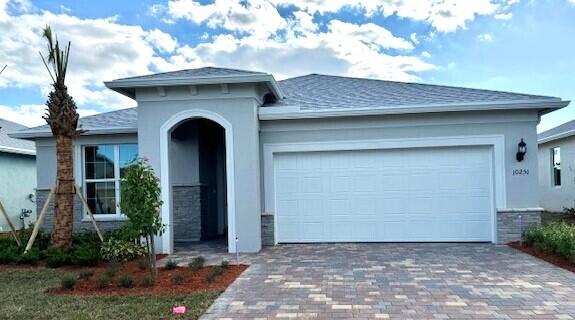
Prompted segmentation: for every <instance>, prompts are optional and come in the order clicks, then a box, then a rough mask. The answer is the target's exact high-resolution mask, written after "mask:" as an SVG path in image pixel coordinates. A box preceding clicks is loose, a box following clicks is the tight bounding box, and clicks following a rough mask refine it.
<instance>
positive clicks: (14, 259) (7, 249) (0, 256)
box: [0, 245, 20, 264]
mask: <svg viewBox="0 0 575 320" xmlns="http://www.w3.org/2000/svg"><path fill="white" fill-rule="evenodd" d="M19 260H20V250H19V249H18V246H16V245H13V246H4V247H3V248H0V264H8V263H18V261H19Z"/></svg>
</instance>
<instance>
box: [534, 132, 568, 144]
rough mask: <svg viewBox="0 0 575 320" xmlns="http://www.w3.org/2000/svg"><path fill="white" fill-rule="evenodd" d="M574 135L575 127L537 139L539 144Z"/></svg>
mask: <svg viewBox="0 0 575 320" xmlns="http://www.w3.org/2000/svg"><path fill="white" fill-rule="evenodd" d="M572 135H575V129H572V130H567V131H565V132H561V133H557V134H554V135H551V136H549V137H546V138H542V139H539V140H537V144H543V143H547V142H551V141H554V140H559V139H563V138H568V137H570V136H572Z"/></svg>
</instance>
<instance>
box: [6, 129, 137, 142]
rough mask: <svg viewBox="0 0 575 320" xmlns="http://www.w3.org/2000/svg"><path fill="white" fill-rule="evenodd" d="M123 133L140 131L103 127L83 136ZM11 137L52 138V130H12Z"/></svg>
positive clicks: (86, 132) (87, 132) (89, 131)
mask: <svg viewBox="0 0 575 320" xmlns="http://www.w3.org/2000/svg"><path fill="white" fill-rule="evenodd" d="M122 133H138V128H134V127H125V128H102V129H92V130H86V131H85V132H84V133H82V134H81V136H92V135H104V134H122ZM8 136H9V137H11V138H17V139H29V140H33V139H35V138H51V137H52V132H51V131H32V132H26V131H24V132H12V133H8Z"/></svg>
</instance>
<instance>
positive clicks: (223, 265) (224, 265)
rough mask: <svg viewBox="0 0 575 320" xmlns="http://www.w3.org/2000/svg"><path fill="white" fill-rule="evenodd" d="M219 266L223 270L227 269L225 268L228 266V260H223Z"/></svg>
mask: <svg viewBox="0 0 575 320" xmlns="http://www.w3.org/2000/svg"><path fill="white" fill-rule="evenodd" d="M220 266H221V267H222V268H224V269H225V268H227V267H229V266H230V262H229V261H228V260H225V259H224V260H222V262H221V263H220Z"/></svg>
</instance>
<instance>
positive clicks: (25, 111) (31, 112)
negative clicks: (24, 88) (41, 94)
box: [0, 104, 97, 127]
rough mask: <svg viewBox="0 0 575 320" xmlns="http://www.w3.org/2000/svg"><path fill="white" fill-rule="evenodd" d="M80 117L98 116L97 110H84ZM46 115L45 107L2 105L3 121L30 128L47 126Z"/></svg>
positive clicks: (80, 111)
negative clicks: (44, 117)
mask: <svg viewBox="0 0 575 320" xmlns="http://www.w3.org/2000/svg"><path fill="white" fill-rule="evenodd" d="M78 112H79V113H80V116H82V117H84V116H89V115H92V114H96V113H97V112H96V111H95V110H90V109H82V110H78ZM45 113H46V106H45V105H41V104H40V105H36V104H34V105H21V106H18V107H9V106H3V105H0V114H1V115H2V119H6V120H8V121H12V122H16V123H20V124H23V125H25V126H28V127H34V126H40V125H44V124H46V121H44V119H42V116H43V115H44V114H45Z"/></svg>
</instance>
